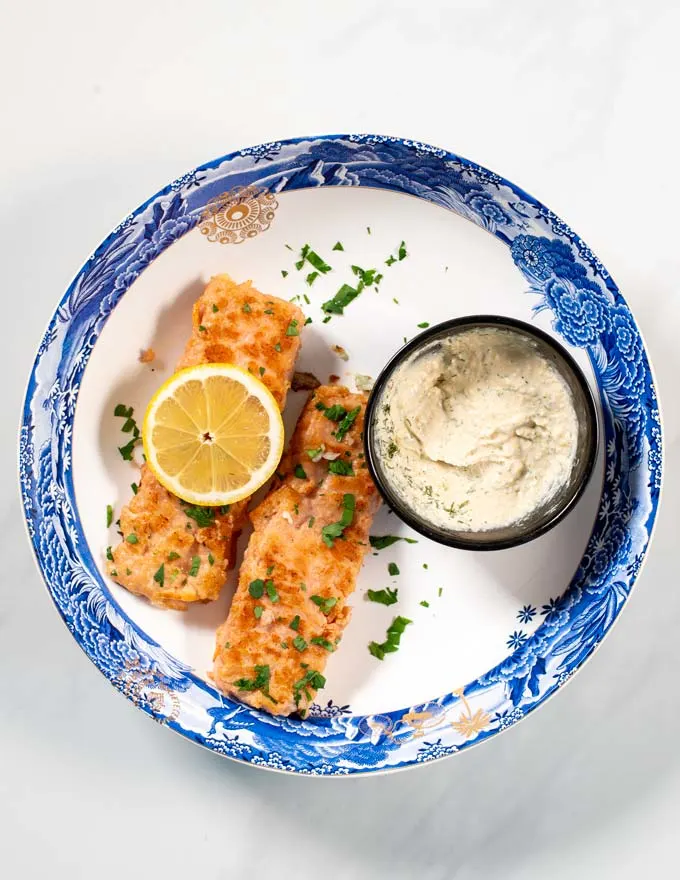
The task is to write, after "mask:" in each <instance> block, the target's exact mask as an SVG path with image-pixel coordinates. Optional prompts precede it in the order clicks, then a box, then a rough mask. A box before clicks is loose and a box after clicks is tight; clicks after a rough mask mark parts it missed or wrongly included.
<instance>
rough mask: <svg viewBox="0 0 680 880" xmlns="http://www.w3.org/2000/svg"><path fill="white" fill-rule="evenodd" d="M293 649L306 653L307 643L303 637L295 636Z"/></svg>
mask: <svg viewBox="0 0 680 880" xmlns="http://www.w3.org/2000/svg"><path fill="white" fill-rule="evenodd" d="M293 647H294V648H295V650H296V651H301V652H302V651H304V650H305V649H306V648H307V642H306V641H305V640H304V639H303V638H302V636H295V638H294V639H293Z"/></svg>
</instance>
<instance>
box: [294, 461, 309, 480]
mask: <svg viewBox="0 0 680 880" xmlns="http://www.w3.org/2000/svg"><path fill="white" fill-rule="evenodd" d="M293 473H294V474H295V476H296V477H297V478H298V480H306V479H307V473H306V471H305V469H304V468H303V467H302V465H301V464H296V465H295V470H294V471H293Z"/></svg>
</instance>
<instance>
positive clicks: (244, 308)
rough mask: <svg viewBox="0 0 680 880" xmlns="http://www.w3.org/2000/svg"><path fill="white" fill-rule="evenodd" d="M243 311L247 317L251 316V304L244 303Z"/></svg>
mask: <svg viewBox="0 0 680 880" xmlns="http://www.w3.org/2000/svg"><path fill="white" fill-rule="evenodd" d="M242 311H244V312H245V313H246V315H249V314H250V313H251V312H252V309H251V308H250V303H243V309H242Z"/></svg>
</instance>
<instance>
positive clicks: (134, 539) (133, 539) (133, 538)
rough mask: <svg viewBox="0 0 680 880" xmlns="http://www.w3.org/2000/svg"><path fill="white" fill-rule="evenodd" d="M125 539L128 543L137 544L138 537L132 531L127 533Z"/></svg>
mask: <svg viewBox="0 0 680 880" xmlns="http://www.w3.org/2000/svg"><path fill="white" fill-rule="evenodd" d="M125 540H126V541H127V542H128V544H138V543H139V538H138V537H137V535H135V534H134V532H133V533H132V534H131V535H128V536H127V538H126V539H125Z"/></svg>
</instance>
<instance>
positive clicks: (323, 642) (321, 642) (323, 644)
mask: <svg viewBox="0 0 680 880" xmlns="http://www.w3.org/2000/svg"><path fill="white" fill-rule="evenodd" d="M309 644H310V645H318V646H319V647H320V648H325V649H326V650H327V651H331V652H333V651H334V650H335V648H334V647H333V645H332V644H331V643H330V642H329V641H328V639H323V638H321V636H314V638H313V639H310V640H309Z"/></svg>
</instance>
